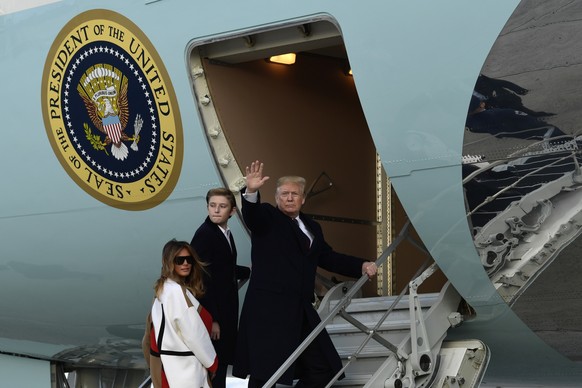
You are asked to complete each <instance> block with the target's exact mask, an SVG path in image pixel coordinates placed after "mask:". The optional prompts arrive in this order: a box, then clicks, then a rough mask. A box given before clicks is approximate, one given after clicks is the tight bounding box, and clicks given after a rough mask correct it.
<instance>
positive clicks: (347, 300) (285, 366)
mask: <svg viewBox="0 0 582 388" xmlns="http://www.w3.org/2000/svg"><path fill="white" fill-rule="evenodd" d="M409 227H410V220H407V221H406V224H405V225H404V227H403V228H402V230H401V231H400V233H399V234H398V236H397V237H396V239H395V240H394V241H393V242H392V243H391V244H390V245H389V246H388V247H387V248H386V249H385V250H384V252H382V254H381V255H380V257H379V258H378V259H377V260H376V265H377V266H378V267H380V266H381V265H382V264H384V262H385V261H386V260H387V258H388V256H390V255H391V254H392V252H393V251H394V250H395V249H396V247H397V246H398V245H399V244H400V243H401V242H402V240H404V239H405V238H406V237H407V234H408V229H409ZM367 281H368V276H367V275H362V276H361V277H360V278H359V279H358V280H357V281H356V282H355V283H354V285H353V286H352V287H351V288H350V289H349V290H348V292H347V293H346V294H345V295H344V297H343V298H342V299H341V300H340V301H339V303H338V304H337V305H336V306H335V307H334V308H333V309H332V310H331V311H330V312H329V314H328V315H327V316H326V317H325V318H323V319H322V320H321V322H320V323H319V324H318V325H317V326H316V327H315V329H313V331H312V332H311V333H309V335H308V336H307V337H306V338H305V339H304V340H303V342H302V343H301V344H300V345H299V347H298V348H297V349H295V351H294V352H293V353H291V355H290V356H289V357H288V358H287V360H286V361H285V362H284V363H283V364H282V365H281V366H280V367H279V369H277V371H276V372H275V374H274V375H273V376H271V378H270V379H269V380H268V381H267V382H266V383H265V385H263V388H270V387H272V386H273V385H275V384H276V383H277V381H278V380H279V379H280V378H281V376H283V374H284V373H285V372H286V371H287V369H289V368H290V367H291V365H293V363H294V362H295V361H296V360H297V359H298V358H299V356H300V355H301V354H302V353H303V352H304V351H305V349H307V347H308V346H309V345H310V344H311V343H312V342H313V340H314V339H315V338H316V337H317V336H318V335H319V333H321V332H322V331H323V329H325V326H327V324H328V323H329V322H330V321H331V320H332V319H333V318H334V317H335V316H336V315H337V314H339V313H340V311H342V310H343V309H344V308H345V307H347V306H348V305H349V304H350V303H351V299H352V297H353V296H354V295H355V294H356V293H357V292H358V291H359V290H360V289H361V288H362V286H363V285H364V284H366V282H367ZM340 375H341V374H340Z"/></svg>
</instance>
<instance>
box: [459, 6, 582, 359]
mask: <svg viewBox="0 0 582 388" xmlns="http://www.w3.org/2000/svg"><path fill="white" fill-rule="evenodd" d="M581 13H582V8H580V7H578V6H576V5H575V4H572V3H569V4H564V3H562V2H560V4H554V3H553V2H546V3H535V4H533V3H532V2H524V1H522V2H521V4H520V5H519V6H518V7H517V9H516V11H515V12H514V14H513V15H512V17H511V18H510V20H509V21H508V22H507V24H506V26H505V28H504V30H503V31H502V32H501V33H500V35H499V38H498V39H497V41H496V43H495V44H494V46H493V48H492V49H491V52H490V53H489V56H488V58H487V61H486V63H485V64H484V66H483V68H482V74H481V75H480V76H479V78H478V80H477V82H476V84H475V89H474V92H473V95H472V96H471V101H470V106H469V110H468V114H467V120H466V124H465V136H464V143H463V155H464V163H463V166H462V168H463V183H464V190H465V199H466V203H465V204H466V209H467V219H468V222H469V225H470V227H471V228H472V232H473V238H474V243H475V247H476V249H477V252H478V253H479V257H480V259H481V263H482V264H483V267H484V269H485V270H486V271H487V273H488V275H489V277H490V278H491V281H492V282H493V284H494V286H495V287H496V288H497V290H498V292H499V294H500V295H501V296H502V297H503V299H504V300H505V301H506V302H507V303H508V304H509V305H511V306H512V308H513V310H514V311H515V312H516V313H517V314H518V316H520V318H521V319H522V320H523V321H524V322H525V323H526V324H527V325H528V326H529V327H530V328H531V329H532V330H533V331H534V332H536V333H538V335H539V336H540V338H542V339H543V340H544V341H546V342H547V343H548V344H549V345H551V346H552V347H553V348H555V349H556V350H558V351H559V352H561V353H562V354H563V355H565V356H566V357H569V358H570V359H572V360H581V359H582V351H581V350H580V349H578V348H576V347H575V346H573V345H572V344H576V343H579V341H577V339H578V337H580V336H579V335H578V334H577V329H576V325H575V324H572V323H573V322H579V320H580V316H579V313H577V312H578V311H582V297H581V296H580V295H578V293H576V292H575V293H573V294H572V293H571V294H568V296H569V297H565V294H564V292H560V291H558V289H561V287H562V286H564V285H567V284H570V285H572V286H573V288H575V286H574V283H573V281H574V280H573V279H575V278H576V277H577V273H579V272H580V271H582V261H581V260H578V259H577V258H578V257H580V251H581V250H582V243H580V242H579V241H578V240H580V239H581V233H582V190H580V189H581V188H582V173H581V171H580V164H581V163H582V136H580V135H581V133H582V132H581V131H580V129H579V123H580V115H582V111H581V110H580V106H582V92H580V90H582V88H581V87H580V86H581V85H582V77H581V76H580V74H579V70H578V67H577V66H573V64H578V63H582V55H581V54H580V50H577V49H576V47H575V46H574V45H575V44H577V43H575V42H574V40H566V41H564V40H563V39H562V37H563V34H564V33H568V34H576V33H578V32H582V24H581V23H578V22H575V21H576V20H579V18H580V16H582V15H581ZM540 15H543V16H540ZM558 42H560V43H558ZM578 84H581V85H578ZM569 282H570V283H569ZM534 300H535V301H536V303H532V301H534ZM538 301H539V303H537V302H538ZM575 348H576V349H575Z"/></svg>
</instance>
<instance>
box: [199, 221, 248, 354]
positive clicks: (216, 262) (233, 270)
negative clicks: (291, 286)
mask: <svg viewBox="0 0 582 388" xmlns="http://www.w3.org/2000/svg"><path fill="white" fill-rule="evenodd" d="M190 244H191V245H192V247H193V248H194V250H195V251H196V253H197V254H198V256H200V258H201V259H202V260H203V261H204V262H205V263H207V264H208V265H207V266H206V267H205V268H206V271H207V273H208V274H207V276H205V279H204V286H205V288H206V292H205V294H204V296H203V297H202V298H200V303H202V305H203V306H204V307H205V308H206V309H207V310H208V311H209V312H210V314H211V315H212V319H213V321H216V322H218V324H219V325H220V340H218V341H212V342H213V344H214V347H215V349H216V352H217V353H218V361H219V362H220V363H221V364H232V361H233V357H234V348H235V346H236V335H237V330H238V287H237V279H242V278H248V277H249V273H250V270H249V269H248V268H247V267H242V266H238V265H236V256H237V255H236V246H235V244H234V239H233V238H232V235H231V244H232V251H231V248H230V247H231V245H229V243H228V241H227V239H226V237H225V236H224V233H222V230H220V228H219V227H218V225H216V224H214V223H213V222H212V221H211V220H210V218H208V217H206V220H205V221H204V223H203V224H202V225H200V227H199V228H198V230H196V233H195V234H194V237H193V238H192V242H191V243H190Z"/></svg>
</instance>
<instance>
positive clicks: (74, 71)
mask: <svg viewBox="0 0 582 388" xmlns="http://www.w3.org/2000/svg"><path fill="white" fill-rule="evenodd" d="M104 53H105V54H104ZM108 58H111V63H108ZM119 58H122V59H123V60H125V62H119V60H118V59H119ZM114 62H115V63H117V65H115V64H114ZM120 63H121V64H122V66H119V64H120ZM125 65H127V67H125ZM71 75H73V76H71ZM72 78H73V79H74V81H71V79H72ZM129 85H131V86H129ZM136 85H137V86H140V89H139V90H140V91H141V90H143V92H140V94H139V97H140V98H139V99H137V98H133V99H132V97H130V96H129V95H128V89H129V88H130V87H134V89H133V90H136V89H135V87H136ZM41 102H42V110H43V117H44V125H45V129H46V133H47V136H48V138H49V141H50V143H51V146H52V148H53V151H54V153H55V155H56V156H57V158H58V160H59V162H60V163H61V165H62V166H63V168H64V169H65V171H66V172H67V173H68V174H69V176H70V177H71V178H72V179H73V180H74V181H75V182H76V183H77V185H78V186H79V187H81V188H82V189H83V190H84V191H86V192H87V193H88V194H90V195H91V196H92V197H94V198H95V199H97V200H99V201H101V202H103V203H105V204H107V205H109V206H113V207H116V208H120V209H125V210H144V209H149V208H152V207H154V206H157V205H158V204H160V203H161V202H163V201H164V200H165V199H166V198H167V197H168V196H169V195H170V193H171V192H172V191H173V189H174V187H175V186H176V183H177V181H178V177H179V175H180V171H181V168H182V158H183V133H182V122H181V119H180V111H179V108H178V103H177V99H176V96H175V93H174V89H173V87H172V83H171V81H170V77H169V75H168V73H167V71H166V69H165V67H164V64H163V62H162V60H161V58H160V56H159V55H158V53H157V52H156V50H155V48H154V47H153V45H152V44H151V42H150V41H149V39H148V38H147V37H146V36H145V34H144V33H143V32H142V31H141V30H140V29H139V28H138V27H137V26H136V25H135V24H134V23H133V22H131V21H130V20H128V19H127V18H125V17H124V16H122V15H120V14H118V13H116V12H113V11H109V10H102V9H97V10H91V11H87V12H84V13H82V14H79V15H78V16H76V17H75V18H73V19H71V20H70V21H69V22H68V23H67V24H66V25H65V26H64V27H63V29H62V30H61V32H60V33H59V35H58V36H57V38H56V39H55V41H54V42H53V45H52V47H51V49H50V51H49V54H48V56H47V59H46V63H45V67H44V72H43V78H42V101H41ZM140 147H141V148H140ZM140 158H141V159H140ZM142 159H143V160H142Z"/></svg>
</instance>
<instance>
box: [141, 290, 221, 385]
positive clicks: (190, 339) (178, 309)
mask: <svg viewBox="0 0 582 388" xmlns="http://www.w3.org/2000/svg"><path fill="white" fill-rule="evenodd" d="M186 295H187V297H188V299H189V300H190V302H191V304H192V306H191V307H189V306H188V303H187V301H186V298H185V297H184V292H183V291H182V287H181V286H180V285H179V284H178V283H176V282H175V281H173V280H171V279H168V280H166V282H165V283H164V287H163V290H162V292H161V294H160V295H159V296H158V297H156V299H155V300H154V303H153V305H152V323H153V324H154V329H155V333H156V341H157V342H158V349H159V351H160V358H161V360H162V365H163V367H164V371H165V373H166V377H167V379H168V383H169V384H170V387H172V388H200V387H205V388H208V387H210V386H209V384H208V371H207V369H206V368H209V367H211V366H212V364H213V363H214V359H215V357H216V352H215V350H214V347H213V346H212V342H211V340H210V336H209V334H208V331H207V330H206V327H205V326H204V322H202V318H201V317H200V314H199V313H198V306H199V305H200V303H199V302H198V300H196V298H195V297H194V295H192V293H190V291H187V290H186Z"/></svg>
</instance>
